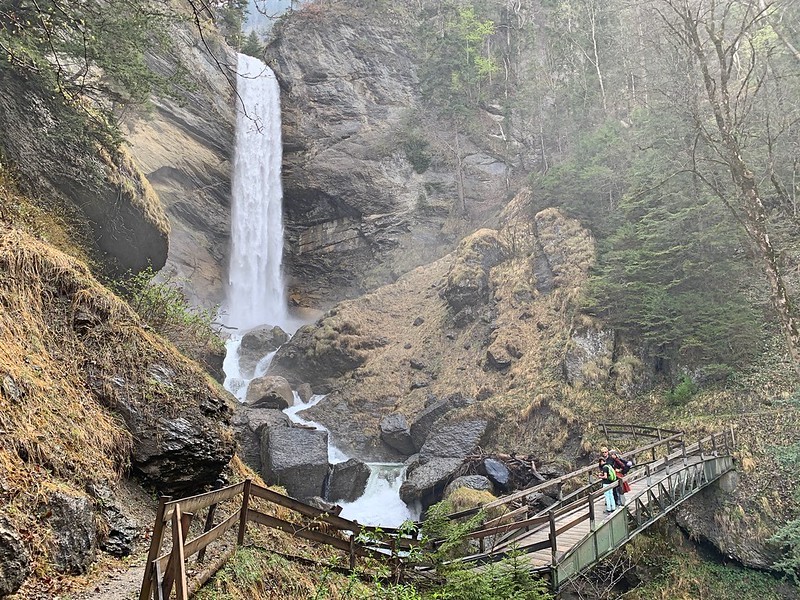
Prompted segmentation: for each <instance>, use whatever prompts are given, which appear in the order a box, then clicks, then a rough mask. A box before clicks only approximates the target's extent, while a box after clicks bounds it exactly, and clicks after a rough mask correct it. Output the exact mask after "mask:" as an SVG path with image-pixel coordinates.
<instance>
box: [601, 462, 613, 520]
mask: <svg viewBox="0 0 800 600" xmlns="http://www.w3.org/2000/svg"><path fill="white" fill-rule="evenodd" d="M597 466H598V467H600V473H598V476H599V478H600V481H601V482H602V483H603V497H604V498H605V500H606V512H607V513H613V512H614V511H615V510H617V503H616V501H615V500H614V489H613V488H612V487H611V486H612V485H613V484H614V483H615V482H616V481H617V474H616V473H615V472H614V468H613V467H612V466H611V465H610V464H608V463H607V462H606V461H605V459H603V458H600V459H598V461H597Z"/></svg>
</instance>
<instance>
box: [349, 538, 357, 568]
mask: <svg viewBox="0 0 800 600" xmlns="http://www.w3.org/2000/svg"><path fill="white" fill-rule="evenodd" d="M355 568H356V534H355V533H351V534H350V570H351V571H353V570H355Z"/></svg>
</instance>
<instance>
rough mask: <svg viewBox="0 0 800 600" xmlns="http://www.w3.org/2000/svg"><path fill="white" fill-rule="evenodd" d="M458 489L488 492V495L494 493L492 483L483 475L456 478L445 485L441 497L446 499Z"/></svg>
mask: <svg viewBox="0 0 800 600" xmlns="http://www.w3.org/2000/svg"><path fill="white" fill-rule="evenodd" d="M459 488H469V489H471V490H479V491H482V492H489V493H490V494H491V493H494V486H493V485H492V482H491V481H489V479H488V478H486V477H484V476H483V475H462V476H461V477H456V478H455V479H454V480H453V481H451V482H450V483H449V484H448V485H447V487H446V488H445V489H444V493H443V494H442V497H443V498H447V497H448V496H449V495H450V494H452V493H453V492H454V491H456V490H457V489H459Z"/></svg>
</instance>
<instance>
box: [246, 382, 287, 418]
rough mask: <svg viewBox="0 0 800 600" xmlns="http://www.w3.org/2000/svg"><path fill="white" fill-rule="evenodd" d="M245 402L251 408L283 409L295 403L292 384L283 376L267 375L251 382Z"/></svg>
mask: <svg viewBox="0 0 800 600" xmlns="http://www.w3.org/2000/svg"><path fill="white" fill-rule="evenodd" d="M245 403H246V404H247V405H248V406H250V407H251V408H272V409H278V410H283V409H285V408H289V407H290V406H292V404H294V394H292V386H291V385H289V382H288V381H286V379H285V378H283V377H277V376H273V375H266V376H264V377H259V378H258V379H254V380H253V381H251V382H250V386H249V387H248V388H247V397H246V398H245Z"/></svg>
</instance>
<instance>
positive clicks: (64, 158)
mask: <svg viewBox="0 0 800 600" xmlns="http://www.w3.org/2000/svg"><path fill="white" fill-rule="evenodd" d="M0 131H2V132H3V135H2V136H1V137H0V152H2V155H3V159H4V160H6V161H9V162H11V163H12V164H13V165H14V167H15V168H16V169H17V170H18V172H19V173H20V174H21V175H22V176H23V178H24V180H25V183H26V184H27V187H28V188H29V189H31V190H33V191H34V192H35V193H37V194H39V195H41V196H44V197H46V198H49V199H51V201H53V204H57V203H56V202H54V201H55V199H57V198H58V199H62V200H65V201H66V202H69V203H71V204H73V205H74V206H75V207H77V209H78V210H79V211H80V212H81V213H82V214H83V217H84V219H86V220H88V225H89V230H90V235H91V237H92V240H93V243H94V244H96V246H97V247H98V248H99V249H100V251H101V252H103V253H105V255H106V256H107V258H108V261H107V262H108V265H107V267H108V269H109V271H111V272H116V273H124V272H125V271H127V270H133V271H139V270H141V269H143V268H145V267H146V266H147V265H152V266H153V268H155V269H159V268H161V267H162V266H163V265H164V262H165V260H166V257H167V248H168V234H169V223H168V221H167V219H166V217H165V215H164V212H163V210H162V208H161V205H160V203H159V201H158V197H157V196H156V195H155V193H154V192H153V190H152V188H151V187H150V185H149V183H148V182H147V181H146V180H145V179H144V178H143V177H142V175H141V173H140V172H139V171H138V169H137V168H136V166H135V165H134V163H133V162H132V161H131V160H130V157H128V156H127V154H126V153H125V152H124V151H119V152H117V151H105V150H102V149H100V147H99V145H98V144H97V142H96V141H95V139H94V138H93V137H92V134H91V132H90V131H89V129H88V128H87V127H86V125H85V124H84V123H83V118H82V117H81V118H79V117H78V115H77V114H76V113H75V109H73V108H71V107H68V106H65V105H63V104H62V103H60V102H59V100H58V99H57V98H54V97H53V95H52V93H51V92H50V91H49V90H47V89H44V88H41V87H39V84H38V83H37V81H35V80H33V79H26V78H22V77H21V76H18V75H16V74H14V73H13V72H12V71H10V70H6V69H0Z"/></svg>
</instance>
